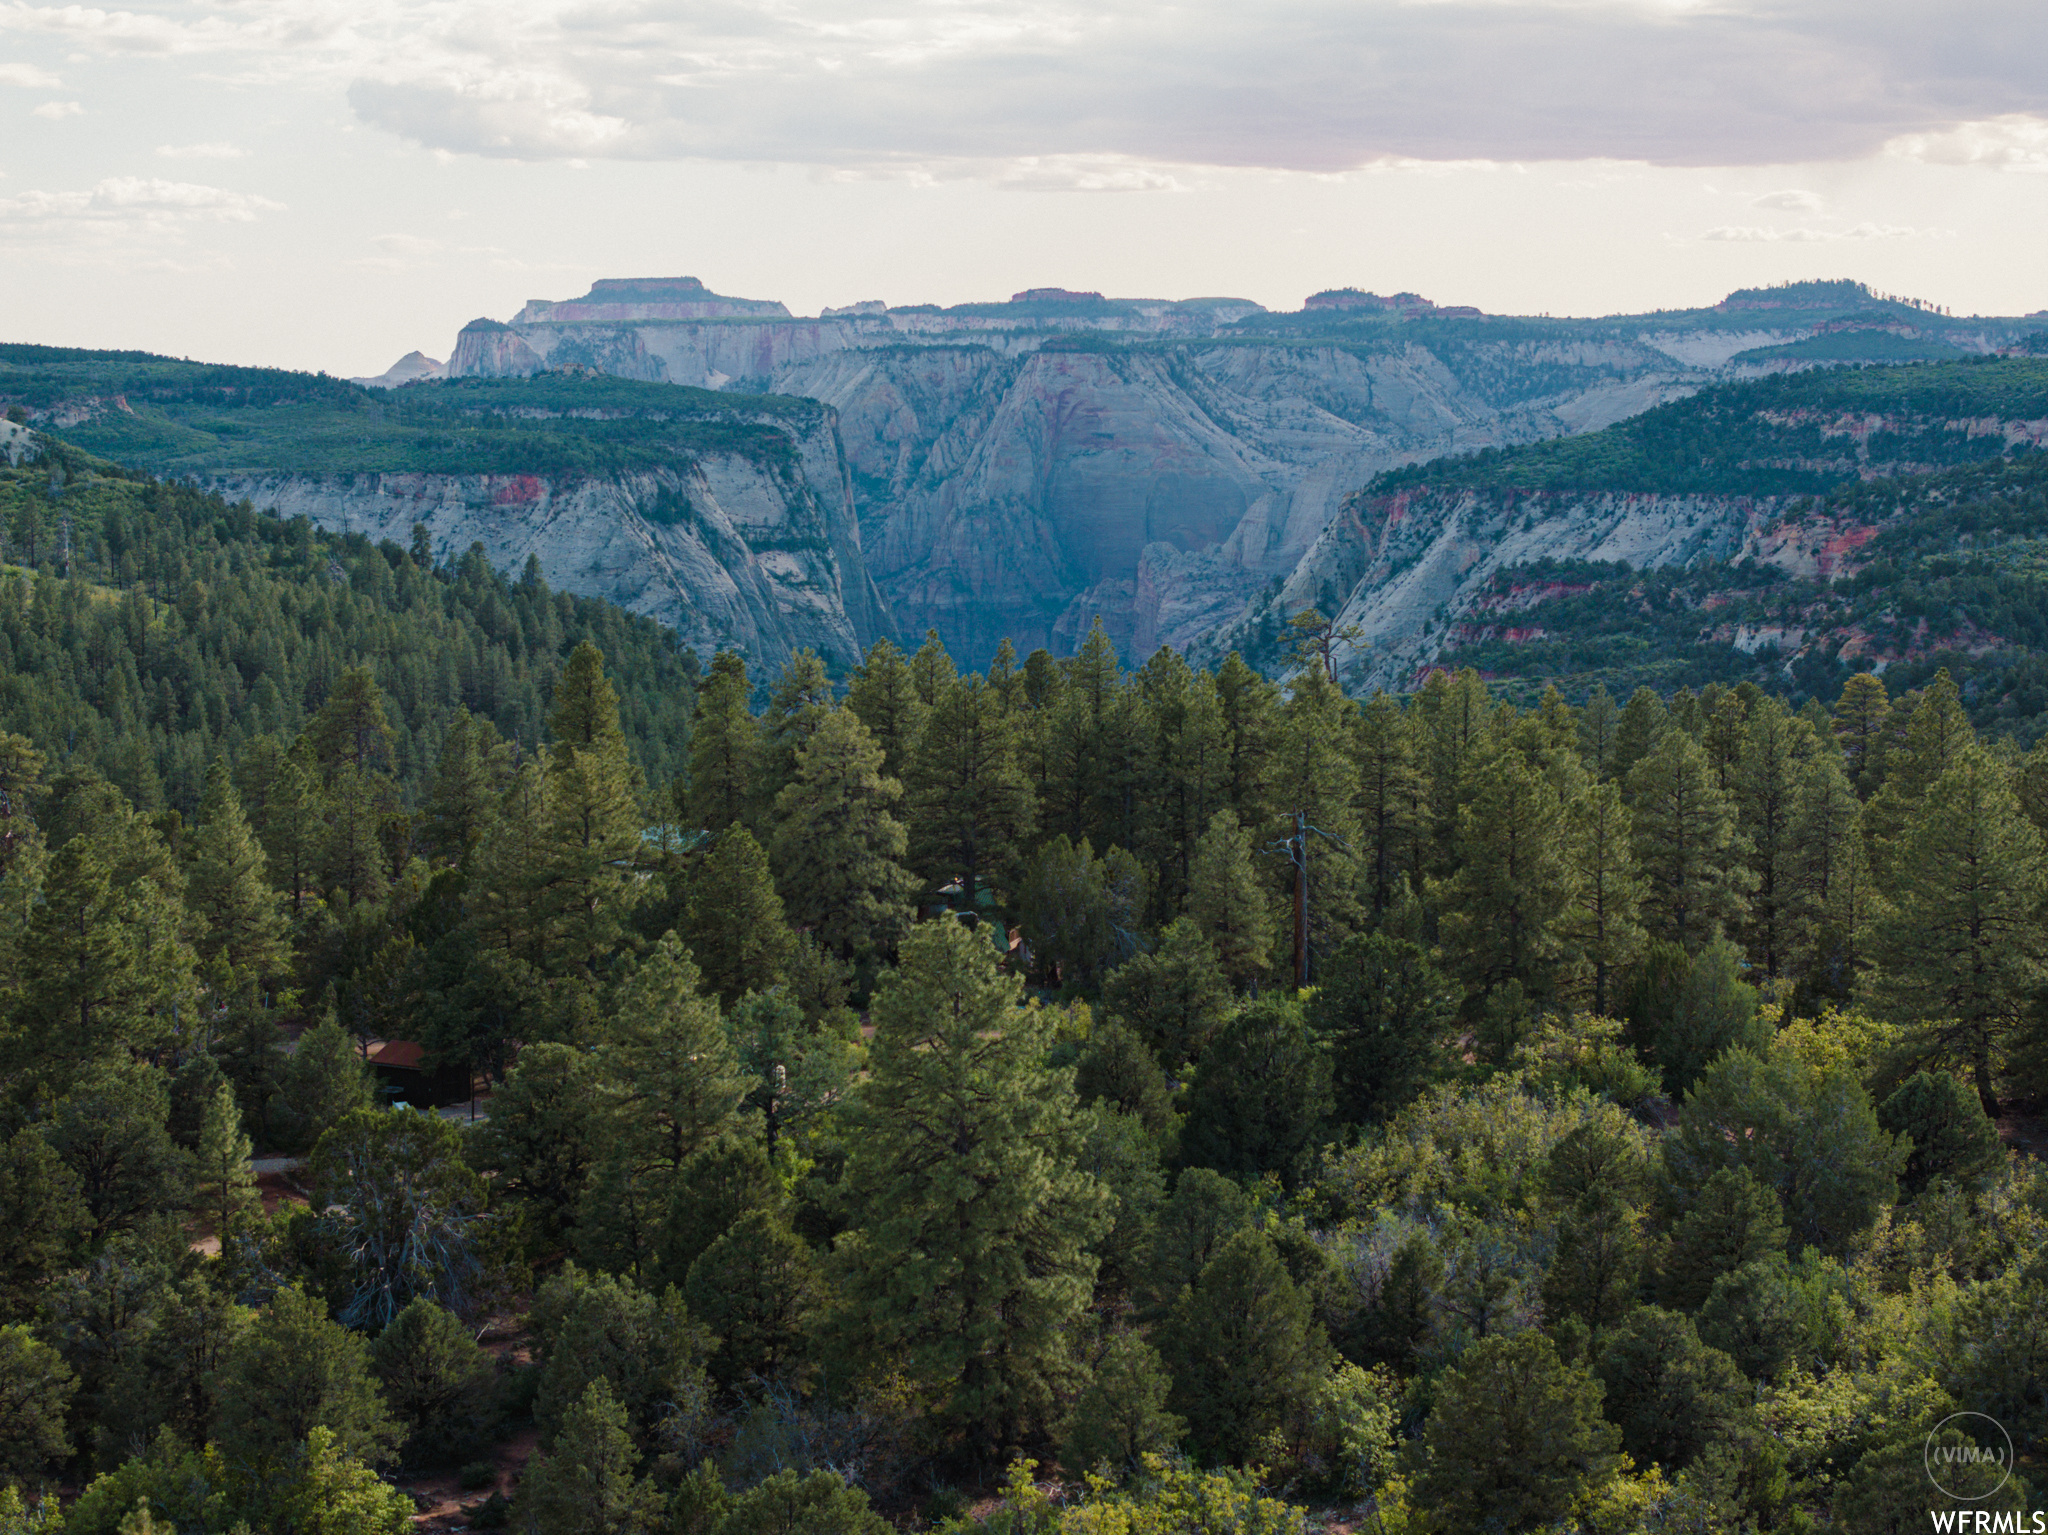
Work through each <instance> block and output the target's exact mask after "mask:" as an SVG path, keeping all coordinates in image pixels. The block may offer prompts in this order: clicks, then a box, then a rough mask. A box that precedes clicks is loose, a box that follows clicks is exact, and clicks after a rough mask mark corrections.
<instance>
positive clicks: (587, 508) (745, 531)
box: [209, 455, 877, 667]
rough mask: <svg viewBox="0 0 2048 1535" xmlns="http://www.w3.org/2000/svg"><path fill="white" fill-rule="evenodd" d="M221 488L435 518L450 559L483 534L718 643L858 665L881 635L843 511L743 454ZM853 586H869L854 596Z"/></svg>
mask: <svg viewBox="0 0 2048 1535" xmlns="http://www.w3.org/2000/svg"><path fill="white" fill-rule="evenodd" d="M209 488H211V489H214V490H218V491H219V492H220V493H221V494H222V495H223V496H225V497H227V498H228V499H230V500H233V501H240V500H245V499H246V500H248V501H249V502H251V503H252V504H254V505H255V506H257V507H260V508H262V509H264V510H266V511H272V510H274V511H275V512H277V513H278V514H279V515H280V516H284V517H294V516H300V515H304V516H306V517H309V518H311V519H312V520H313V521H314V522H316V523H318V524H320V525H321V526H322V527H325V528H332V529H336V530H338V531H342V532H350V533H362V534H366V535H367V536H369V537H370V538H372V539H387V538H388V539H391V540H393V541H395V542H398V543H401V544H402V543H405V542H407V541H408V540H409V539H410V537H411V534H412V527H413V525H414V524H415V523H420V524H423V525H425V527H426V528H427V530H428V532H429V533H430V535H431V536H432V538H433V541H434V547H435V550H436V552H437V554H438V555H440V556H441V557H443V558H449V557H452V556H454V555H458V554H460V553H461V552H462V551H463V550H466V549H468V548H469V547H470V545H471V544H481V545H482V546H483V550H484V554H485V556H486V557H487V558H488V559H489V560H490V562H491V563H492V564H493V565H495V566H497V567H499V568H500V569H503V570H510V571H517V570H519V569H520V568H522V567H523V566H524V565H525V563H526V561H527V559H528V558H529V557H532V558H536V559H538V560H539V561H540V564H541V568H542V570H543V571H545V572H546V574H547V578H548V580H549V582H550V583H551V584H552V585H555V586H557V587H561V588H565V589H566V590H569V591H572V592H575V593H578V594H579V595H585V596H602V597H606V598H608V599H610V600H611V601H613V602H616V603H618V604H620V605H621V606H623V607H626V608H630V609H631V610H633V611H634V612H636V613H645V614H647V615H648V616H649V617H651V618H656V619H659V620H660V621H661V622H663V623H665V624H668V625H670V626H672V627H673V628H674V629H675V630H676V632H677V634H678V635H679V636H680V637H681V638H682V640H683V641H684V642H685V643H687V644H691V645H694V646H696V647H698V648H699V649H700V650H702V651H704V652H706V653H709V652H710V651H711V650H713V649H720V648H735V649H739V650H741V651H744V652H745V653H746V654H747V655H748V656H750V657H752V658H755V659H756V661H757V662H759V663H761V664H763V665H769V666H774V665H779V664H780V663H781V662H782V661H784V660H786V659H787V658H788V657H789V656H790V655H791V654H792V653H793V652H794V651H795V650H797V649H798V648H799V647H801V646H809V647H811V648H812V649H814V650H816V651H817V652H818V653H819V654H820V655H822V656H824V657H825V658H826V659H827V661H828V662H829V663H830V664H832V665H833V666H835V667H842V666H847V665H851V664H852V663H853V662H854V661H855V660H856V659H857V658H858V656H859V654H860V652H861V650H862V648H863V647H864V645H865V644H866V643H868V642H871V641H872V639H873V637H874V631H873V630H872V629H870V630H867V631H866V632H862V631H860V630H857V629H856V627H855V624H854V621H853V617H852V615H853V614H854V613H860V614H861V615H862V616H863V618H865V619H866V620H868V622H869V623H872V622H874V621H875V619H876V615H877V609H876V607H875V604H874V602H873V599H872V596H871V594H868V593H864V592H862V591H860V590H859V589H858V587H859V586H860V585H862V584H864V582H863V581H862V579H861V577H860V576H859V574H858V569H857V567H856V573H855V577H854V580H853V581H852V582H849V579H848V573H847V572H846V571H845V570H844V569H843V568H842V566H841V565H840V562H839V560H838V559H837V558H836V557H835V554H834V551H833V548H832V542H831V534H832V529H831V527H830V518H829V517H828V515H827V512H826V509H825V508H824V507H823V506H822V505H821V504H820V502H819V500H818V498H817V497H816V496H815V495H814V494H812V493H811V491H810V489H809V487H808V486H806V485H804V484H802V483H801V482H796V483H792V482H791V481H790V480H787V479H785V478H783V477H782V476H779V475H777V474H775V473H774V472H772V471H770V470H767V469H764V468H763V467H762V466H761V465H759V464H757V463H755V462H753V461H751V460H749V459H746V458H743V457H739V456H720V455H705V456H703V457H700V458H699V459H698V460H697V461H696V462H695V463H693V464H689V465H687V466H683V467H678V468H675V469H660V470H648V471H642V472H638V473H630V474H618V475H609V476H602V477H573V478H570V477H561V476H540V475H524V474H502V475H497V474H477V475H445V474H353V475H307V474H280V473H260V472H259V473H247V474H227V475H219V476H215V477H213V478H212V479H211V480H210V482H209ZM849 585H853V586H855V588H856V589H855V590H854V591H853V592H852V593H851V596H852V600H851V601H849V600H848V599H849V592H848V587H849Z"/></svg>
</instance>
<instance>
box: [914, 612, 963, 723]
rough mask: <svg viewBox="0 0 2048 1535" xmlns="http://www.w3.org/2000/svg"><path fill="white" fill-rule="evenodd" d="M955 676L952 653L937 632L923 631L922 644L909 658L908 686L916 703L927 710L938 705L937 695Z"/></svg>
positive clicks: (931, 630) (943, 690)
mask: <svg viewBox="0 0 2048 1535" xmlns="http://www.w3.org/2000/svg"><path fill="white" fill-rule="evenodd" d="M955 675H956V673H955V672H954V669H953V656H952V653H951V652H950V651H948V650H947V649H946V642H945V641H944V640H942V639H940V638H939V631H938V630H936V629H927V630H925V632H924V643H923V644H922V645H920V646H918V647H917V653H916V654H915V655H913V656H912V657H911V658H910V685H911V687H912V688H913V689H914V690H915V691H916V693H917V698H918V702H920V703H922V704H923V705H924V706H925V707H926V708H927V709H929V708H931V707H932V706H933V705H935V704H936V703H938V701H939V695H940V694H941V693H943V692H945V690H946V685H947V684H948V683H950V682H951V681H952V680H953V678H954V676H955Z"/></svg>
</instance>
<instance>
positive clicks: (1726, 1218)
mask: <svg viewBox="0 0 2048 1535" xmlns="http://www.w3.org/2000/svg"><path fill="white" fill-rule="evenodd" d="M1785 1238H1786V1231H1785V1216H1784V1210H1783V1208H1782V1206H1781V1205H1780V1204H1779V1201H1778V1196H1777V1194H1776V1193H1775V1192H1773V1191H1772V1190H1771V1189H1770V1188H1769V1187H1767V1186H1766V1185H1765V1184H1763V1183H1762V1182H1760V1181H1759V1180H1758V1178H1757V1175H1756V1173H1755V1172H1754V1171H1753V1170H1752V1169H1750V1168H1748V1167H1719V1168H1716V1169H1715V1170H1714V1172H1713V1174H1712V1176H1710V1177H1709V1178H1708V1179H1707V1181H1706V1183H1705V1184H1704V1185H1702V1186H1701V1187H1700V1188H1698V1189H1697V1190H1694V1191H1693V1192H1692V1195H1691V1197H1690V1198H1689V1199H1688V1200H1687V1201H1686V1205H1685V1213H1684V1214H1683V1215H1682V1216H1680V1217H1679V1220H1678V1224H1677V1225H1676V1226H1675V1227H1674V1228H1673V1229H1672V1232H1671V1238H1670V1241H1669V1243H1668V1244H1667V1245H1666V1247H1665V1249H1664V1257H1663V1261H1662V1263H1661V1264H1660V1265H1659V1272H1658V1279H1657V1294H1658V1297H1659V1298H1660V1299H1661V1300H1662V1301H1663V1303H1664V1304H1665V1305H1667V1306H1669V1307H1671V1308H1672V1309H1674V1310H1677V1311H1693V1310H1696V1309H1698V1307H1699V1305H1700V1303H1701V1302H1702V1301H1704V1300H1705V1299H1706V1298H1707V1292H1708V1291H1709V1290H1711V1289H1712V1288H1713V1287H1714V1282H1715V1281H1716V1280H1717V1279H1719V1278H1720V1276H1721V1275H1723V1274H1730V1273H1733V1272H1734V1271H1735V1270H1736V1269H1739V1268H1741V1267H1742V1266H1743V1265H1745V1264H1747V1263H1753V1262H1755V1261H1756V1260H1757V1259H1759V1258H1767V1257H1770V1256H1771V1255H1772V1254H1774V1253H1783V1252H1784V1250H1785Z"/></svg>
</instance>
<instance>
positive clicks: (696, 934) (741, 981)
mask: <svg viewBox="0 0 2048 1535" xmlns="http://www.w3.org/2000/svg"><path fill="white" fill-rule="evenodd" d="M688 911H689V914H688V917H687V918H686V920H685V925H684V928H683V936H684V938H685V939H687V940H688V942H689V945H690V954H691V957H692V958H694V959H695V960H696V961H697V964H698V966H699V968H701V969H702V970H703V972H704V983H705V984H706V985H707V986H709V987H710V988H711V989H712V990H713V991H715V992H716V993H717V994H718V999H719V1001H720V1002H721V1003H722V1004H723V1005H724V1006H726V1007H728V1008H730V1007H731V1006H732V1004H733V1003H734V1002H736V1001H738V1000H739V998H740V996H741V994H742V993H745V992H748V991H765V990H766V989H767V988H768V987H770V986H773V985H774V984H775V983H776V982H777V981H779V980H781V979H782V967H783V966H784V965H785V964H786V963H787V962H788V960H789V957H790V953H791V951H792V950H794V949H795V947H796V938H795V935H794V934H792V933H791V932H790V930H789V926H788V924H787V923H786V922H785V921H784V920H783V905H782V898H781V897H780V896H779V895H777V894H776V893H775V880H774V878H773V876H772V875H770V874H769V872H768V855H767V854H766V853H765V852H763V851H762V849H761V844H760V843H758V842H756V841H755V840H754V837H753V834H752V833H751V832H749V831H748V830H747V829H746V827H744V826H731V827H728V828H727V829H726V830H725V831H723V832H721V833H719V834H718V835H717V836H716V837H714V838H713V839H712V842H711V846H710V847H709V848H708V849H707V850H706V851H705V852H704V853H703V854H702V856H701V857H700V858H699V860H698V862H697V867H696V868H695V870H693V871H692V873H691V876H690V895H689V907H688Z"/></svg>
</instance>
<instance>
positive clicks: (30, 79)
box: [0, 64, 64, 91]
mask: <svg viewBox="0 0 2048 1535" xmlns="http://www.w3.org/2000/svg"><path fill="white" fill-rule="evenodd" d="M0 85H19V86H25V87H26V88H27V89H29V90H32V91H55V90H62V89H63V87H64V82H63V81H62V80H60V79H58V78H57V76H55V75H53V74H51V73H50V72H49V71H48V70H47V69H38V68H37V67H36V66H35V65H33V64H0Z"/></svg>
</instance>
